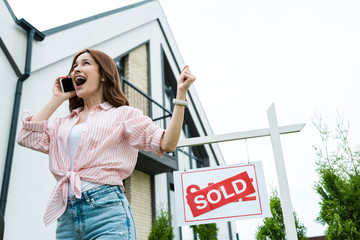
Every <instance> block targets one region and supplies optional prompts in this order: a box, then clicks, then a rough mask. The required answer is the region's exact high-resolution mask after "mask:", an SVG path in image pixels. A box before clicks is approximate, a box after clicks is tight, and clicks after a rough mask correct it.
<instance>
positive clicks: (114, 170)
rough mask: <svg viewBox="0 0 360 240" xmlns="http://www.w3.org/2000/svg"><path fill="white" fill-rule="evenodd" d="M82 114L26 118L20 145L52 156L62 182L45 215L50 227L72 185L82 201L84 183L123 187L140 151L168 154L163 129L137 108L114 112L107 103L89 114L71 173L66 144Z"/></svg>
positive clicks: (126, 108)
mask: <svg viewBox="0 0 360 240" xmlns="http://www.w3.org/2000/svg"><path fill="white" fill-rule="evenodd" d="M80 110H81V108H78V109H75V110H73V111H72V112H71V113H70V114H69V115H68V116H66V117H63V118H56V119H54V120H53V121H42V122H29V120H30V119H31V117H32V116H28V117H26V118H24V119H23V126H22V128H21V130H20V132H19V133H18V139H17V142H18V144H20V145H21V146H24V147H27V148H30V149H33V150H36V151H39V152H43V153H46V154H49V161H50V163H49V168H50V171H51V172H52V174H53V175H54V177H55V179H56V180H57V184H56V186H55V187H54V189H53V191H52V193H51V196H50V199H49V202H48V205H47V208H46V212H45V215H44V222H45V224H46V225H49V224H50V223H52V222H54V221H55V220H56V219H58V218H59V217H60V216H61V215H62V214H63V213H64V211H65V209H66V205H67V197H68V191H69V189H68V185H69V184H68V181H70V184H71V187H72V188H73V189H74V193H75V196H76V197H77V198H81V180H80V179H82V180H86V181H89V182H93V183H98V184H108V185H120V186H121V187H123V183H122V180H124V179H125V178H127V177H128V176H130V175H131V173H132V172H133V170H134V168H135V164H136V160H137V156H138V150H144V151H151V152H152V153H154V154H155V155H157V156H159V157H162V156H163V154H164V152H162V151H161V150H160V139H161V137H162V135H163V133H164V130H163V129H161V128H159V127H158V126H157V125H155V124H154V123H153V121H152V120H151V119H150V118H149V117H147V116H145V115H143V113H142V111H140V110H138V109H135V108H132V107H128V106H123V107H118V108H115V107H113V106H112V105H111V104H110V103H108V102H104V103H102V104H99V105H97V106H96V107H94V108H93V109H92V110H91V111H90V112H89V115H88V117H87V120H86V122H85V125H84V128H83V131H82V133H81V138H80V142H79V147H78V150H77V153H76V156H75V159H74V170H73V171H69V168H70V156H69V152H68V147H67V139H68V136H69V133H70V130H71V128H72V127H73V126H74V125H75V124H76V123H77V122H78V120H79V112H80Z"/></svg>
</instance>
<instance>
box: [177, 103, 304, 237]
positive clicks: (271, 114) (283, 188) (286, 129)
mask: <svg viewBox="0 0 360 240" xmlns="http://www.w3.org/2000/svg"><path fill="white" fill-rule="evenodd" d="M268 121H269V128H266V129H256V130H251V131H244V132H236V133H229V134H221V135H213V136H205V137H196V138H190V139H185V140H183V141H181V142H180V143H179V144H178V146H177V147H178V148H181V147H190V146H198V145H203V144H210V143H218V142H226V141H233V140H241V139H248V138H257V137H265V136H270V137H271V143H272V147H273V152H274V158H275V165H276V172H277V176H278V180H279V191H280V199H281V205H282V212H283V215H284V223H285V230H286V238H287V239H289V240H297V234H296V228H295V221H294V217H293V209H292V205H291V197H290V191H289V186H288V181H287V176H286V170H285V164H284V157H283V153H282V147H281V141H280V134H285V133H295V132H300V131H301V129H302V128H303V127H304V126H305V124H304V123H303V124H296V125H288V126H283V127H280V126H278V123H277V119H276V112H275V106H274V104H272V105H271V106H270V108H269V109H268ZM175 178H176V177H175ZM215 194H216V193H215ZM183 211H184V210H183ZM177 214H179V213H178V212H177Z"/></svg>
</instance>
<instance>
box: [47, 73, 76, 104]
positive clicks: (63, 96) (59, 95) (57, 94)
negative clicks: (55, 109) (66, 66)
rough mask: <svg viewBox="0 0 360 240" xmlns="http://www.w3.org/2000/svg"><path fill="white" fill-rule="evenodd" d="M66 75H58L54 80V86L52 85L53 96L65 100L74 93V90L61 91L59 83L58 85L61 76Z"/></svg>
mask: <svg viewBox="0 0 360 240" xmlns="http://www.w3.org/2000/svg"><path fill="white" fill-rule="evenodd" d="M67 77H68V75H67V76H63V77H58V78H57V79H56V80H55V82H54V86H53V97H55V98H57V99H59V100H61V101H65V100H68V99H70V98H72V97H74V96H75V95H76V92H75V91H71V92H66V93H64V92H62V90H61V85H60V79H62V78H67Z"/></svg>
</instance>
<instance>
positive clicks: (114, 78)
mask: <svg viewBox="0 0 360 240" xmlns="http://www.w3.org/2000/svg"><path fill="white" fill-rule="evenodd" d="M84 53H89V54H90V55H91V56H92V57H93V58H94V59H95V61H96V63H97V64H98V65H99V73H100V76H101V77H102V78H104V80H105V81H104V83H103V84H104V92H103V94H104V100H105V101H107V102H109V103H110V104H111V105H113V106H114V107H121V106H124V105H127V106H129V101H128V100H127V98H126V96H125V94H124V92H123V91H122V90H121V84H120V77H119V72H118V70H117V67H116V64H115V62H114V60H113V59H112V58H111V57H110V56H108V55H107V54H105V53H103V52H101V51H99V50H94V49H85V50H83V51H80V52H78V53H77V54H76V55H75V56H74V59H73V61H72V64H71V69H70V72H69V74H70V73H71V72H72V71H73V70H74V64H75V61H76V59H77V58H78V57H79V56H80V55H81V54H84ZM79 107H84V101H83V99H82V98H79V97H78V96H75V97H72V98H70V100H69V108H70V111H72V110H74V109H76V108H79Z"/></svg>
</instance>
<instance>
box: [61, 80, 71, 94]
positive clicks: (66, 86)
mask: <svg viewBox="0 0 360 240" xmlns="http://www.w3.org/2000/svg"><path fill="white" fill-rule="evenodd" d="M60 85H61V90H62V91H63V92H64V93H65V92H71V91H75V88H74V85H73V83H72V78H71V77H68V78H61V79H60Z"/></svg>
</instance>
